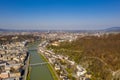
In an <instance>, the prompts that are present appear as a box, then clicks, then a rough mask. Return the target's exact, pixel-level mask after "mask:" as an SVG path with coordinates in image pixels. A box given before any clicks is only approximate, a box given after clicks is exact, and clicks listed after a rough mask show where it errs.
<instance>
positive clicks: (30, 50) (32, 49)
mask: <svg viewBox="0 0 120 80" xmlns="http://www.w3.org/2000/svg"><path fill="white" fill-rule="evenodd" d="M35 50H38V49H37V48H33V49H29V51H35Z"/></svg>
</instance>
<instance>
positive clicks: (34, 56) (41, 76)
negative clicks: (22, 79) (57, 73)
mask: <svg viewBox="0 0 120 80" xmlns="http://www.w3.org/2000/svg"><path fill="white" fill-rule="evenodd" d="M37 45H38V43H34V44H32V45H31V46H29V53H30V64H35V63H42V62H45V60H43V58H42V56H41V55H40V54H38V53H37V50H32V49H35V48H37ZM30 80H53V77H52V74H51V72H50V71H49V69H48V67H47V64H44V65H36V66H31V71H30Z"/></svg>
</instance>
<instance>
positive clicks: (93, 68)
mask: <svg viewBox="0 0 120 80" xmlns="http://www.w3.org/2000/svg"><path fill="white" fill-rule="evenodd" d="M48 48H49V49H50V48H52V49H54V51H55V52H56V53H58V54H63V55H69V58H71V59H73V60H75V61H76V62H77V63H78V64H81V65H82V66H84V67H85V68H86V69H87V70H88V71H89V72H90V73H92V80H111V79H112V77H113V76H112V74H113V72H115V71H117V70H119V69H120V59H119V58H120V34H110V35H104V36H102V37H94V36H87V37H83V38H79V39H77V40H76V41H73V42H62V43H61V44H60V46H52V45H49V46H48Z"/></svg>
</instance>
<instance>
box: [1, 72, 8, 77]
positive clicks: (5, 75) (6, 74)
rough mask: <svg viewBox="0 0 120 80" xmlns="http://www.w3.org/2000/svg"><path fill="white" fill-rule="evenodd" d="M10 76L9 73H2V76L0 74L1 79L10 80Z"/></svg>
mask: <svg viewBox="0 0 120 80" xmlns="http://www.w3.org/2000/svg"><path fill="white" fill-rule="evenodd" d="M8 77H9V76H8V73H7V72H2V73H1V74H0V78H3V79H4V78H8Z"/></svg>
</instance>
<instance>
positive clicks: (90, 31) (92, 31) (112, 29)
mask: <svg viewBox="0 0 120 80" xmlns="http://www.w3.org/2000/svg"><path fill="white" fill-rule="evenodd" d="M50 31H51V32H56V31H59V30H50ZM62 31H63V32H82V33H83V32H88V33H94V32H120V27H111V28H107V29H103V30H62ZM0 32H47V30H14V29H1V28H0Z"/></svg>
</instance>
